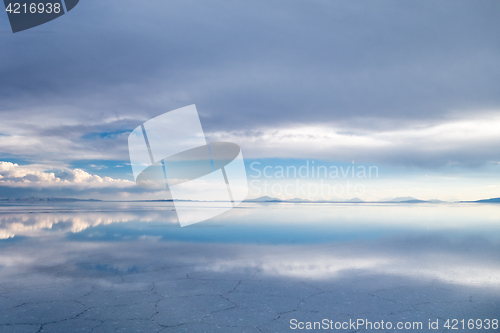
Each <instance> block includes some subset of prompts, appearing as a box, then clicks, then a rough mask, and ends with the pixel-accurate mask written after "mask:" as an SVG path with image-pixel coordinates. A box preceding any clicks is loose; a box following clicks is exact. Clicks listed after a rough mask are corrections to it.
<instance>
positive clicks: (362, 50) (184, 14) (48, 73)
mask: <svg viewBox="0 0 500 333" xmlns="http://www.w3.org/2000/svg"><path fill="white" fill-rule="evenodd" d="M499 14H500V3H499V2H498V1H496V0H487V1H482V2H480V3H478V2H470V1H440V2H435V1H419V2H400V1H381V2H370V1H365V2H358V3H354V2H349V1H345V2H331V1H322V0H311V1H307V2H303V1H275V2H266V1H252V2H246V1H225V0H217V1H213V2H211V3H206V2H203V1H168V2H165V1H161V0H153V1H149V2H147V3H142V4H141V5H140V6H138V5H137V3H135V2H133V1H131V0H120V1H117V0H113V1H105V2H103V1H98V0H87V1H85V2H82V3H80V4H79V6H78V7H77V8H75V10H73V11H71V12H70V13H69V14H68V15H64V16H63V17H61V18H60V19H58V20H54V21H52V22H49V23H47V24H45V25H42V26H40V27H37V28H34V29H31V30H28V31H25V32H21V33H17V34H11V33H7V31H8V30H9V26H8V21H7V19H6V16H5V15H4V16H2V15H0V30H3V31H4V32H5V33H1V34H0V45H1V47H2V52H1V53H0V115H1V116H2V122H1V123H0V159H2V160H4V161H11V162H15V161H16V160H24V161H26V162H27V163H29V164H43V165H46V166H49V165H50V166H52V168H57V167H63V168H69V169H77V168H76V167H74V166H75V165H79V167H78V168H81V169H84V170H85V172H89V171H90V170H92V169H91V168H90V167H85V165H83V166H82V164H85V163H86V164H87V166H90V164H96V163H100V162H94V161H104V160H108V161H110V160H113V161H121V162H126V161H127V160H128V151H127V135H128V133H129V132H130V131H131V130H133V129H134V128H135V127H137V126H139V125H140V124H141V123H143V122H144V121H146V120H148V119H150V118H152V117H155V116H157V115H159V114H162V113H164V112H167V111H170V110H174V109H176V108H179V107H183V106H186V105H190V104H196V105H197V107H198V111H199V113H200V116H201V121H202V125H203V127H204V130H205V132H206V133H207V134H208V135H209V137H210V139H212V140H219V139H224V140H226V139H227V140H230V141H232V142H235V143H239V144H240V145H241V146H242V147H243V149H244V150H243V153H244V156H246V157H252V158H267V157H286V158H318V159H329V160H337V161H348V162H350V161H351V160H356V161H366V162H370V163H383V164H386V165H390V166H400V165H405V166H412V167H413V166H417V167H422V168H424V169H436V168H442V167H443V166H449V165H461V166H466V167H469V166H473V167H476V166H481V165H490V164H492V163H493V164H495V163H498V162H499V160H500V158H499V153H498V152H499V151H500V150H499V149H498V144H497V143H498V142H499V140H498V139H499V138H498V133H497V131H496V130H495V129H496V128H498V123H499V118H498V115H499V114H500V84H499V82H498V81H499V80H498V78H499V77H500V62H499V61H498V54H500V43H499V39H498V36H499V34H500V24H499V23H498V15H499ZM79 161H82V162H81V163H80V162H79ZM88 161H92V162H88ZM122 164H123V163H122ZM121 169H122V171H120V172H121V174H120V175H119V176H117V177H114V176H113V178H123V179H131V177H130V170H129V168H121ZM93 171H95V173H96V174H99V176H101V177H104V175H106V173H103V172H102V170H101V171H99V170H98V169H95V170H93ZM43 176H44V177H47V176H46V175H43ZM30 177H32V176H30ZM40 177H41V176H40Z"/></svg>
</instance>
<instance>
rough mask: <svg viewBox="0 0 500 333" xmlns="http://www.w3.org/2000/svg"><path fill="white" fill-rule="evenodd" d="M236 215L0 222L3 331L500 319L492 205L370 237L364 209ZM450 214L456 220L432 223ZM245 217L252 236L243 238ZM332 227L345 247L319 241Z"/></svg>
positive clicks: (39, 217) (10, 217)
mask: <svg viewBox="0 0 500 333" xmlns="http://www.w3.org/2000/svg"><path fill="white" fill-rule="evenodd" d="M246 208H247V209H245V210H244V209H242V210H241V211H240V212H234V213H231V214H225V215H224V216H222V217H221V218H220V219H218V220H212V221H207V222H206V223H204V224H203V223H202V224H199V225H195V226H193V227H192V228H190V229H189V228H178V227H176V225H175V223H171V222H168V220H169V219H168V213H167V212H162V211H158V210H149V209H148V210H147V211H142V212H138V211H137V210H135V211H134V210H130V211H128V212H124V211H121V212H120V213H117V212H112V211H109V212H104V211H100V212H97V213H96V212H95V211H92V212H89V211H78V212H76V211H72V210H71V209H70V210H69V212H66V211H64V212H63V211H61V210H50V211H48V210H45V211H44V212H43V213H42V212H40V211H39V210H34V211H33V213H31V214H29V213H26V212H22V211H19V212H14V213H13V212H8V213H4V214H3V215H2V217H0V220H1V221H2V222H1V223H2V224H1V226H2V229H3V230H4V231H5V233H10V234H15V233H16V232H19V234H20V235H22V236H16V235H14V236H13V237H10V238H6V239H4V240H3V241H2V242H1V243H0V310H1V311H0V331H1V332H160V331H161V332H288V331H300V329H299V328H298V327H296V329H292V328H293V325H292V324H291V323H303V324H304V325H307V323H311V324H312V325H314V322H317V323H323V320H325V319H326V320H327V322H330V321H331V322H330V323H331V325H333V326H332V327H333V328H334V325H335V323H340V324H342V323H348V322H350V321H351V322H352V321H356V320H358V319H360V320H363V321H365V322H366V321H369V322H371V323H372V324H373V323H380V322H381V321H382V320H383V321H384V323H387V322H390V323H391V324H392V325H397V323H399V322H401V323H403V324H404V323H412V324H413V323H417V322H421V323H422V325H423V326H422V329H417V330H414V329H409V330H408V329H397V328H396V327H393V328H392V329H390V330H388V329H385V330H382V331H396V332H399V331H412V332H413V331H423V332H427V331H433V332H435V331H439V332H444V331H445V330H446V328H445V327H444V324H445V322H446V320H447V319H458V320H462V319H464V320H465V322H466V323H467V321H468V320H469V319H474V320H477V319H481V320H482V321H483V322H484V320H486V319H489V320H492V319H499V317H500V260H499V259H500V242H499V237H498V227H497V225H498V224H497V222H498V221H497V219H498V218H497V217H496V216H500V214H499V215H492V214H491V212H492V211H491V210H497V209H498V208H497V206H493V208H491V207H490V208H488V209H490V210H489V211H488V210H487V209H482V210H481V211H482V212H488V214H483V215H478V214H477V210H475V208H468V209H469V210H463V209H462V208H461V207H458V208H457V207H448V208H446V209H448V210H450V211H449V212H448V214H446V209H445V212H444V213H443V212H442V214H441V215H440V214H436V208H434V207H427V208H426V207H422V208H421V210H420V216H419V217H420V218H421V219H422V220H423V221H424V223H422V224H421V225H422V226H423V227H420V228H418V227H416V225H418V223H417V224H415V223H414V222H412V221H413V219H414V217H413V216H412V217H408V218H406V221H407V225H406V226H407V228H403V229H404V230H406V231H402V230H399V229H398V228H400V225H399V224H398V225H394V224H392V222H391V221H390V218H388V220H386V222H387V223H381V222H377V223H375V224H374V225H371V227H370V228H369V230H370V232H369V233H368V235H371V236H370V237H367V236H366V232H365V229H366V228H364V227H363V226H365V225H366V223H368V222H369V221H371V220H370V214H372V213H373V212H372V211H371V208H366V207H365V208H363V207H361V208H360V207H359V206H357V207H356V206H350V207H348V208H345V207H341V208H339V209H337V210H332V208H331V207H327V208H325V207H322V208H321V209H318V208H317V207H316V209H311V208H310V207H309V206H307V207H304V205H294V206H293V207H292V208H290V207H288V208H286V210H288V211H293V212H292V214H291V215H294V216H295V218H293V217H290V216H288V218H290V220H289V222H287V223H284V224H283V221H278V220H277V218H276V216H282V215H285V214H283V211H284V210H283V207H282V206H277V207H272V206H271V207H270V206H265V207H261V206H258V205H254V206H252V205H250V206H248V207H246ZM44 209H46V208H44ZM360 209H361V210H363V209H365V210H367V213H366V214H360V213H359V211H360ZM375 209H379V207H376V208H375ZM383 209H386V210H387V212H388V215H391V216H392V215H394V210H391V207H384V208H383ZM398 209H399V211H401V212H404V211H405V209H400V208H396V211H398ZM413 209H414V207H409V208H408V207H407V208H406V211H411V210H413ZM426 209H427V210H428V212H427V213H426V212H425V211H426ZM441 209H443V208H441ZM454 209H455V210H456V209H458V210H459V212H456V211H454ZM471 209H472V211H471ZM235 211H236V210H235ZM339 211H343V213H339ZM389 211H390V212H391V213H389ZM379 212H380V211H379ZM455 213H456V214H458V215H460V216H461V220H460V219H457V221H456V223H451V222H450V221H447V220H446V221H447V222H446V223H443V224H442V227H436V226H434V227H430V225H435V224H436V223H439V221H440V219H441V220H443V221H444V220H445V219H446V218H449V217H450V216H451V217H453V214H455ZM16 214H17V215H16ZM127 214H128V215H127ZM170 214H171V213H170ZM349 214H351V215H350V216H351V217H352V216H354V217H355V218H351V219H350V220H347V218H346V216H349ZM468 214H470V215H468ZM395 215H396V216H395V217H394V220H397V219H401V221H402V223H404V222H405V218H404V215H401V214H395ZM113 216H114V217H113ZM265 216H267V217H268V218H269V219H268V221H267V222H268V224H266V223H265V222H266V221H264V220H262V217H265ZM307 216H308V217H309V218H311V219H312V221H311V222H309V224H307V223H305V222H304V223H299V222H298V221H299V220H300V219H304V218H305V217H307ZM431 216H439V218H436V220H433V221H429V222H428V223H427V222H425V220H426V219H429V218H430V217H431ZM472 217H475V219H472ZM328 218H330V221H331V223H328ZM377 218H380V214H378V215H377ZM96 219H99V220H96ZM141 219H142V220H141ZM252 219H255V223H254V224H253V225H254V226H255V228H256V231H258V232H255V234H252V233H251V232H247V236H246V237H243V236H242V235H241V233H243V231H245V230H249V229H248V228H250V227H249V223H250V225H252V223H251V221H252ZM242 221H247V222H245V223H244V222H242ZM285 222H286V221H285ZM387 224H389V225H392V226H393V227H390V228H387ZM85 225H86V227H85V228H84V226H85ZM269 225H271V226H272V227H269ZM303 225H305V227H302V226H303ZM333 225H337V227H333ZM469 226H474V228H475V229H474V230H475V231H471V229H470V228H469ZM294 228H295V229H296V230H295V231H293V229H294ZM332 228H333V230H334V232H332V233H331V234H332V235H338V234H342V235H343V237H341V238H336V237H334V236H332V237H331V239H328V237H326V239H325V237H324V235H327V236H328V235H330V231H331V230H332ZM290 229H292V231H290ZM173 230H175V231H173ZM242 230H243V231H242ZM307 230H308V231H309V234H308V233H307V232H306V231H307ZM340 230H343V231H342V232H341V231H340ZM373 230H375V231H373ZM376 231H378V233H377V232H376ZM173 233H180V236H178V237H177V239H169V235H172V234H173ZM248 234H250V236H248ZM259 234H260V235H261V237H260V238H259V236H258V235H259ZM221 235H222V236H221ZM314 235H316V237H317V239H318V241H317V242H312V241H310V239H314V237H313V236H314ZM321 235H323V237H321ZM355 235H361V236H360V237H355ZM231 236H234V237H231ZM221 237H222V238H221ZM221 239H222V241H221ZM301 240H302V241H301ZM305 240H306V241H305ZM436 320H437V321H438V324H439V328H438V329H437V330H435V329H429V328H428V323H429V321H431V322H436ZM291 327H292V328H291ZM304 327H305V326H304ZM304 330H306V329H304ZM329 330H333V329H330V328H329ZM339 330H340V331H345V332H354V331H381V330H380V329H378V330H376V329H373V330H370V329H367V328H366V327H365V326H362V327H356V328H355V329H353V328H352V326H349V327H348V328H346V329H339ZM484 330H485V329H482V330H481V331H484ZM459 331H462V330H459ZM469 331H479V329H476V327H474V328H473V329H471V330H469ZM489 331H495V329H493V328H491V329H489ZM496 331H498V329H496Z"/></svg>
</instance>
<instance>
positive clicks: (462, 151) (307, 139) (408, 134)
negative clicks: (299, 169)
mask: <svg viewBox="0 0 500 333" xmlns="http://www.w3.org/2000/svg"><path fill="white" fill-rule="evenodd" d="M379 121H380V120H379ZM373 122H377V119H373ZM498 128H500V116H499V115H498V114H497V113H490V114H483V115H480V116H476V117H474V118H473V117H465V118H458V119H449V120H447V121H443V122H434V123H426V122H422V121H421V122H418V123H410V124H406V126H405V127H403V126H401V127H400V128H395V129H392V128H390V129H386V130H384V129H382V130H379V129H368V128H363V127H357V128H356V127H345V125H344V126H343V125H342V124H338V123H331V124H310V125H303V124H295V125H293V126H288V127H281V128H265V127H264V128H261V129H255V130H249V131H232V132H222V131H221V132H212V133H207V136H208V137H209V139H210V141H229V142H235V143H238V144H239V145H241V146H242V150H243V152H244V155H245V157H247V158H248V157H249V158H261V157H268V158H271V157H277V158H290V157H292V158H317V159H326V160H344V161H351V160H355V161H357V162H362V161H370V162H374V163H386V164H392V165H413V166H422V167H441V166H449V165H463V166H474V165H482V164H489V163H492V164H496V163H498V161H500V151H499V150H498V142H500V132H499V131H498Z"/></svg>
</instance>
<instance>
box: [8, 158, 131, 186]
mask: <svg viewBox="0 0 500 333" xmlns="http://www.w3.org/2000/svg"><path fill="white" fill-rule="evenodd" d="M0 185H8V186H11V187H22V186H33V185H38V186H43V187H47V186H51V185H57V186H75V185H78V186H79V187H129V186H135V183H134V182H132V181H129V180H123V179H114V178H111V177H101V176H98V175H92V174H90V173H88V172H86V171H84V170H82V169H63V170H60V172H58V173H57V174H56V173H55V172H53V171H47V170H46V169H45V166H43V165H37V164H32V165H22V166H21V165H18V164H16V163H11V162H3V161H0Z"/></svg>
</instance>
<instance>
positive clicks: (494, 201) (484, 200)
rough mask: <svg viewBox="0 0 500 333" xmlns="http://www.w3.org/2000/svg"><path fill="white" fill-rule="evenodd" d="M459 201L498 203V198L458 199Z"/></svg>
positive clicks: (499, 200) (499, 201) (499, 199)
mask: <svg viewBox="0 0 500 333" xmlns="http://www.w3.org/2000/svg"><path fill="white" fill-rule="evenodd" d="M460 202H480V203H481V202H484V203H500V198H491V199H482V200H476V201H460Z"/></svg>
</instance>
